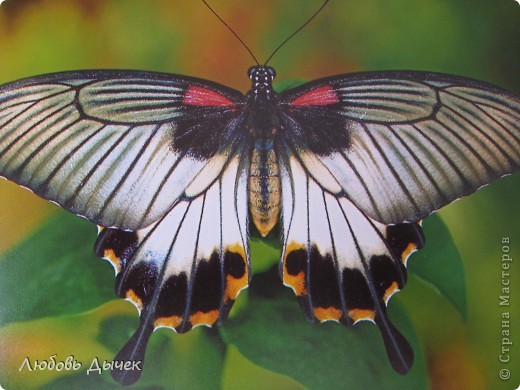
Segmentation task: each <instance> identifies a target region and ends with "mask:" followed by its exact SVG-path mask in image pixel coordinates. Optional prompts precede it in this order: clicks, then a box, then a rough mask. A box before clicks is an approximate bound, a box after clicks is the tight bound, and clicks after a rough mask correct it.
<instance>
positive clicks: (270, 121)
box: [248, 66, 281, 236]
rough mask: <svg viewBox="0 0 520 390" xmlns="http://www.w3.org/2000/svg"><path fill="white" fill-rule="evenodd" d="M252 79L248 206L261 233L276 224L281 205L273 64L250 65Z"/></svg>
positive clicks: (264, 234)
mask: <svg viewBox="0 0 520 390" xmlns="http://www.w3.org/2000/svg"><path fill="white" fill-rule="evenodd" d="M248 73H249V78H250V79H251V81H252V82H253V85H252V88H251V91H250V92H249V93H248V99H250V104H251V112H250V115H251V117H250V118H251V120H250V121H249V123H250V126H249V127H250V129H249V130H250V131H251V132H252V136H253V139H254V140H255V141H254V143H253V146H252V150H251V154H250V168H249V179H248V192H249V210H250V212H251V216H252V219H253V222H254V224H255V226H256V228H257V229H258V231H259V232H260V234H261V235H262V236H266V235H267V234H268V233H269V232H270V231H271V229H272V228H273V227H274V226H275V225H276V223H277V222H278V219H279V216H280V208H281V184H280V170H279V167H278V158H277V155H276V150H275V148H274V138H275V136H276V131H277V129H278V128H279V124H278V117H277V113H276V110H275V104H274V101H275V100H276V93H275V92H274V91H273V88H272V82H273V79H274V77H275V72H274V69H273V68H270V67H265V66H256V67H252V68H250V69H249V72H248Z"/></svg>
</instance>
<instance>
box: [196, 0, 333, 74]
mask: <svg viewBox="0 0 520 390" xmlns="http://www.w3.org/2000/svg"><path fill="white" fill-rule="evenodd" d="M327 1H328V0H327ZM202 2H203V3H204V5H205V6H206V7H208V9H209V10H210V11H211V12H212V13H213V15H215V16H216V17H217V19H218V20H220V21H221V22H222V24H223V25H224V26H226V27H227V29H228V30H229V31H231V34H233V35H234V36H235V38H236V39H238V41H239V42H240V43H241V44H242V46H244V47H245V48H246V50H247V51H248V52H249V54H251V57H253V60H254V61H255V62H256V64H257V65H260V63H259V62H258V60H257V59H256V57H255V55H254V54H253V52H252V51H251V49H250V48H249V46H247V45H246V43H245V42H244V41H243V40H242V38H240V37H239V36H238V34H237V33H236V32H235V30H233V29H232V28H231V27H230V26H229V24H227V23H226V22H225V21H224V19H222V18H221V17H220V15H219V14H218V13H217V12H216V11H215V10H214V9H213V8H211V6H210V5H209V4H208V3H207V2H206V0H202Z"/></svg>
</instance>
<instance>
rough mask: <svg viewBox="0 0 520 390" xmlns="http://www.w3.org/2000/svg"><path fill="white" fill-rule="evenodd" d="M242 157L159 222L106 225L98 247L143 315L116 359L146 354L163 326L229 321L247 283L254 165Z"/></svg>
mask: <svg viewBox="0 0 520 390" xmlns="http://www.w3.org/2000/svg"><path fill="white" fill-rule="evenodd" d="M239 161H240V159H239V157H236V156H232V157H230V158H229V159H228V161H227V162H226V167H225V169H224V171H223V173H222V175H221V176H219V178H218V179H217V180H216V181H215V182H214V183H213V184H212V186H211V187H210V188H208V189H206V190H205V191H203V192H201V193H199V194H197V196H195V197H192V198H188V197H187V198H184V199H181V200H179V201H178V202H177V204H176V205H175V206H174V207H173V209H172V210H171V211H170V212H168V213H167V214H166V215H165V216H164V217H163V218H161V219H160V220H159V221H157V222H156V223H154V224H153V225H151V226H149V227H147V228H145V229H142V230H138V231H136V232H125V231H121V230H117V229H103V230H101V232H100V235H99V237H98V241H97V243H96V252H97V253H98V255H100V256H103V257H105V258H107V259H108V260H110V261H111V262H112V264H113V265H114V267H115V269H116V271H117V277H116V293H117V294H118V295H119V296H120V297H122V298H126V299H128V300H130V301H131V302H133V303H134V305H135V306H136V307H137V308H138V309H139V311H140V315H141V325H140V326H139V328H138V329H137V331H136V333H135V335H134V337H133V338H132V339H131V340H130V341H129V342H128V343H127V345H126V346H125V347H124V348H123V349H122V350H121V352H120V353H119V354H118V356H117V358H116V359H118V360H125V361H130V360H140V361H142V360H143V357H144V351H145V346H146V343H147V340H148V338H149V336H150V334H151V332H152V331H153V330H154V329H155V328H158V327H169V328H172V329H175V330H176V331H177V332H186V331H188V330H190V329H192V328H193V327H195V326H199V325H208V326H211V325H213V324H215V323H216V322H218V321H223V320H224V319H225V318H226V317H227V315H228V313H229V310H230V308H231V306H232V304H233V302H234V300H235V299H236V297H237V296H238V294H239V292H240V291H241V290H242V289H244V288H245V287H247V285H248V282H249V278H250V266H249V249H248V241H247V240H248V238H247V223H248V222H247V198H246V188H247V178H246V172H247V171H245V170H243V169H242V168H243V166H242V165H241V164H240V162H239ZM114 375H115V376H116V377H117V378H118V380H119V381H122V382H126V381H127V380H128V381H135V380H137V378H136V377H131V378H130V377H128V378H127V377H126V375H128V373H125V372H119V373H117V372H116V373H115V374H114ZM125 378H127V379H125Z"/></svg>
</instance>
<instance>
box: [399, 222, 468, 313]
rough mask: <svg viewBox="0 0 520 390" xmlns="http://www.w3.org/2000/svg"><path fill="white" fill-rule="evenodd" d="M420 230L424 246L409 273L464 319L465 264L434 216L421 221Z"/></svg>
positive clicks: (413, 261)
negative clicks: (422, 231)
mask: <svg viewBox="0 0 520 390" xmlns="http://www.w3.org/2000/svg"><path fill="white" fill-rule="evenodd" d="M423 228H424V235H425V236H426V245H425V246H424V248H423V249H421V250H420V251H419V252H418V253H416V254H415V255H414V256H413V257H412V258H411V260H410V262H409V264H408V266H409V270H410V271H411V272H413V273H415V274H416V275H417V276H419V277H420V278H421V279H422V280H424V281H425V282H427V283H428V284H430V285H431V286H432V287H433V288H435V289H436V290H437V291H438V292H439V293H440V294H441V295H443V296H444V297H446V299H448V301H450V302H451V303H452V304H453V306H455V308H456V309H457V310H458V311H459V313H460V314H461V316H462V318H464V319H466V316H467V302H466V283H465V278H464V264H463V262H462V259H461V257H460V254H459V251H458V249H457V247H456V246H455V243H454V242H453V239H452V237H451V234H450V232H449V230H448V228H447V227H446V225H445V224H444V222H443V221H442V219H441V218H440V217H439V216H438V215H435V214H434V215H432V216H430V217H428V218H427V219H426V220H425V221H424V223H423Z"/></svg>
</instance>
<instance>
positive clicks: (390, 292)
mask: <svg viewBox="0 0 520 390" xmlns="http://www.w3.org/2000/svg"><path fill="white" fill-rule="evenodd" d="M397 290H398V285H397V282H392V284H391V285H390V287H388V288H387V289H386V291H385V295H384V296H383V299H384V301H385V303H387V302H388V300H389V299H390V297H391V296H392V295H393V294H394V293H395V292H396V291H397Z"/></svg>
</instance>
